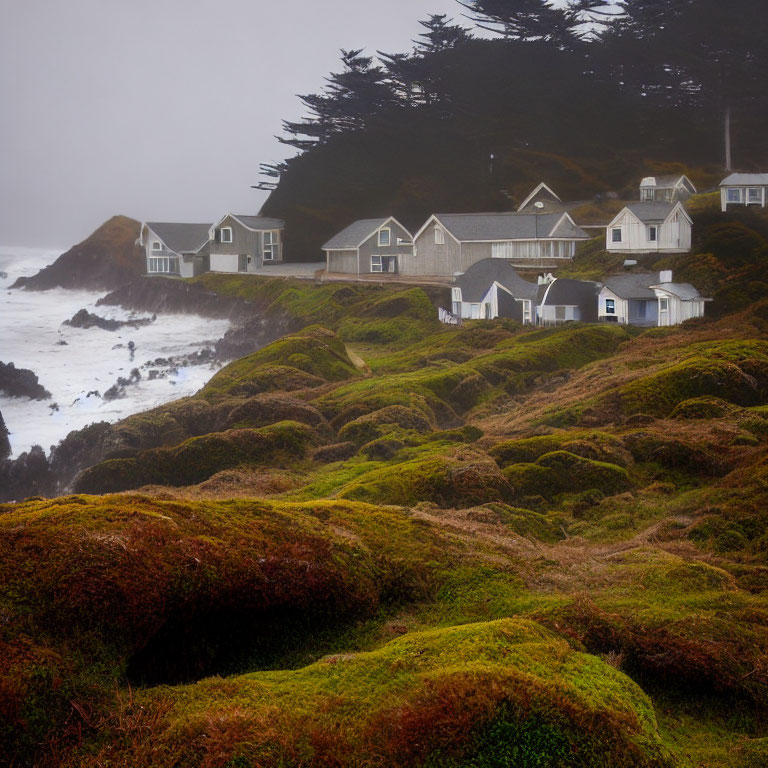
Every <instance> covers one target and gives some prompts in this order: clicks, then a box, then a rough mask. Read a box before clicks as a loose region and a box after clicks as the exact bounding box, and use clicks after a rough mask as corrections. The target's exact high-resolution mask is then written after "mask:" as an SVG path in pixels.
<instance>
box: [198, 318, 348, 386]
mask: <svg viewBox="0 0 768 768" xmlns="http://www.w3.org/2000/svg"><path fill="white" fill-rule="evenodd" d="M273 366H281V367H282V366H285V367H288V368H291V369H294V370H298V371H301V372H302V374H304V376H305V377H306V376H310V377H312V379H311V380H313V381H317V380H318V379H319V380H320V381H321V382H327V381H343V380H344V379H349V378H351V377H353V376H357V375H358V371H357V369H356V368H355V366H354V365H353V364H352V362H351V361H350V359H349V357H347V353H346V350H345V349H344V344H343V343H342V342H341V341H340V340H339V339H338V338H336V335H335V334H334V333H333V332H332V331H329V330H327V329H325V328H319V327H316V326H311V327H309V328H305V329H304V330H303V331H301V332H299V333H296V334H293V335H291V336H284V337H283V338H282V339H279V340H278V341H275V342H273V343H272V344H268V345H267V346H266V347H264V348H262V349H260V350H259V351H258V352H254V353H253V354H252V355H247V356H246V357H243V358H240V359H239V360H236V361H235V362H233V363H230V364H229V365H227V366H226V367H224V368H222V370H220V371H219V372H218V373H217V374H216V375H215V376H214V377H213V378H212V379H211V380H210V381H209V382H208V383H207V384H206V385H205V387H203V389H202V390H201V392H200V394H201V395H202V396H203V397H204V398H206V399H209V400H210V399H216V398H221V397H224V396H231V395H250V394H258V393H259V392H263V391H265V390H264V388H263V386H264V383H265V382H264V377H265V376H266V377H267V380H271V381H274V374H275V372H274V370H271V369H272V367H273ZM299 378H301V377H299ZM275 383H277V382H275ZM290 388H293V389H295V388H297V387H294V386H292V387H290Z"/></svg>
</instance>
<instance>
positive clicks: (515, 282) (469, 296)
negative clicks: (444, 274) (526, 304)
mask: <svg viewBox="0 0 768 768" xmlns="http://www.w3.org/2000/svg"><path fill="white" fill-rule="evenodd" d="M494 283H499V285H501V286H503V287H504V288H506V289H507V290H508V291H509V292H510V293H511V294H512V295H513V296H514V297H515V298H516V299H531V300H533V299H535V298H536V292H537V291H538V288H539V286H538V285H536V283H529V282H528V281H527V280H523V278H522V277H520V275H518V274H517V271H516V270H515V269H514V268H513V267H512V266H511V265H510V263H509V262H508V261H505V260H504V259H482V260H481V261H478V262H475V263H474V264H473V265H472V266H471V267H470V268H469V269H468V270H467V271H466V272H465V273H464V274H463V275H459V276H458V277H457V278H456V287H457V288H461V300H462V301H470V302H472V301H480V300H482V298H483V297H484V296H485V295H486V293H488V291H489V290H490V288H491V286H492V285H493V284H494Z"/></svg>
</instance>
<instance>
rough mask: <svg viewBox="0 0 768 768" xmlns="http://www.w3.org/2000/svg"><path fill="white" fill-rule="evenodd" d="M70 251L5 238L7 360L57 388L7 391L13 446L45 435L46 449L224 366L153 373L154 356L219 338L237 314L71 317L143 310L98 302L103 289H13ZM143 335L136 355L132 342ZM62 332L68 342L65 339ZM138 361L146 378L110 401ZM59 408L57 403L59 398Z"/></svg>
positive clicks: (0, 334) (2, 313) (21, 447)
mask: <svg viewBox="0 0 768 768" xmlns="http://www.w3.org/2000/svg"><path fill="white" fill-rule="evenodd" d="M60 252H61V251H51V250H41V249H32V248H2V247H0V273H5V274H6V277H3V276H2V274H0V360H2V361H3V362H6V363H8V362H12V363H13V364H14V365H15V366H16V367H17V368H28V369H30V370H31V371H33V372H34V373H35V374H37V376H38V379H39V381H40V383H41V384H42V385H43V386H44V387H45V388H46V389H47V390H48V391H49V392H50V393H51V395H52V397H51V399H50V400H40V401H34V400H28V399H26V398H11V397H5V396H0V412H1V413H2V414H3V418H4V419H5V423H6V426H7V427H8V429H9V430H10V432H11V435H10V440H11V447H12V449H13V455H14V456H17V455H18V454H19V453H21V452H23V451H26V450H29V448H30V447H31V446H32V445H35V444H38V445H41V446H42V447H43V448H44V449H45V450H46V451H47V450H48V449H49V448H50V447H51V446H52V445H55V444H56V443H58V442H59V440H61V439H62V438H64V437H66V435H67V434H68V433H69V432H70V431H71V430H73V429H80V428H82V427H84V426H86V425H88V424H91V423H92V422H95V421H109V422H114V421H118V420H119V419H121V418H124V417H125V416H128V415H130V414H132V413H138V412H140V411H144V410H147V409H149V408H153V407H155V406H157V405H161V404H163V403H166V402H168V401H170V400H175V399H176V398H179V397H184V396H186V395H191V394H194V393H195V392H196V391H197V390H198V389H200V387H202V386H203V385H204V384H205V383H206V382H207V381H208V379H210V377H211V376H212V375H213V374H214V373H215V371H216V370H217V367H216V366H213V365H210V364H206V365H194V366H188V367H183V368H179V369H178V370H177V371H176V372H173V373H171V374H170V375H168V376H167V377H166V378H158V379H156V380H154V381H150V380H149V379H148V375H149V371H150V370H152V369H155V370H162V368H163V367H162V366H152V365H150V366H147V365H146V363H147V362H148V361H154V360H156V359H158V358H170V357H181V356H183V355H189V354H192V353H195V352H197V351H199V350H202V349H205V348H206V347H211V346H212V345H213V344H214V342H215V341H216V340H217V339H219V338H221V336H223V335H224V333H225V332H226V330H227V328H228V327H229V323H228V321H226V320H212V319H210V318H204V317H198V316H195V315H186V314H185V315H174V314H159V315H158V316H157V319H156V320H155V322H154V323H152V324H151V325H148V326H144V327H141V328H128V327H125V328H121V329H119V330H117V331H105V330H102V329H100V328H72V327H70V326H66V325H62V323H63V322H64V321H65V320H68V319H70V318H71V317H72V316H73V315H74V314H75V313H76V312H77V311H78V310H79V309H83V308H85V309H87V310H88V311H89V312H94V313H96V314H98V315H100V316H101V317H106V318H110V319H115V320H127V319H130V318H132V317H133V318H136V317H145V316H146V315H134V314H132V313H130V312H128V311H126V310H124V309H121V308H119V307H96V302H97V300H98V299H99V298H100V297H101V296H102V295H103V294H102V293H94V292H91V291H69V290H64V289H61V288H55V289H52V290H50V291H24V290H18V289H17V290H12V291H11V290H9V289H8V288H9V286H10V285H11V284H12V283H13V282H14V281H15V280H16V279H17V278H18V277H21V276H29V275H33V274H35V273H36V272H37V271H38V270H39V269H41V268H42V267H44V266H46V265H47V264H50V263H51V262H52V261H54V260H55V258H56V257H57V255H58V254H59V253H60ZM129 341H132V342H133V343H134V344H135V352H134V354H133V358H132V357H131V352H130V350H129V349H128V342H129ZM61 342H66V344H62V343H61ZM133 368H138V369H139V370H140V372H141V374H142V380H141V381H140V382H139V383H138V384H133V385H130V386H128V387H126V390H125V393H126V397H124V398H122V399H118V400H112V401H105V400H103V399H102V398H101V397H98V396H95V395H91V396H90V397H89V396H88V393H89V392H93V391H98V392H99V393H100V394H102V395H103V394H104V392H105V391H106V390H107V389H109V388H110V387H111V386H112V385H113V384H115V382H116V381H117V379H118V377H123V378H128V377H129V376H130V371H131V370H132V369H133ZM54 403H55V404H57V405H58V410H53V409H51V407H50V406H51V405H52V404H54Z"/></svg>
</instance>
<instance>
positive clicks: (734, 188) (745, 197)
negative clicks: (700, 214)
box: [720, 173, 768, 212]
mask: <svg viewBox="0 0 768 768" xmlns="http://www.w3.org/2000/svg"><path fill="white" fill-rule="evenodd" d="M766 203H768V173H732V174H731V175H730V176H728V177H727V178H725V179H723V180H722V181H721V182H720V205H721V207H722V210H723V212H725V211H726V210H727V209H728V206H729V205H759V206H760V207H761V208H765V206H766Z"/></svg>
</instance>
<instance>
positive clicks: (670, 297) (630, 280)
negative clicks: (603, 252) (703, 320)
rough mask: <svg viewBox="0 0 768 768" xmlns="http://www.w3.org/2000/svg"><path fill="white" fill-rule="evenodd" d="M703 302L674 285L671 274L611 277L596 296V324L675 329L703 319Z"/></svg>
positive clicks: (690, 291)
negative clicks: (699, 318) (682, 324)
mask: <svg viewBox="0 0 768 768" xmlns="http://www.w3.org/2000/svg"><path fill="white" fill-rule="evenodd" d="M706 301H710V299H705V298H704V297H703V296H702V295H701V294H700V293H699V292H698V291H697V290H696V288H694V287H693V286H692V285H690V284H689V283H674V282H673V281H672V272H671V270H663V271H661V272H653V273H644V274H624V275H612V276H611V277H607V278H606V279H605V281H604V282H603V286H602V288H601V289H600V293H599V295H598V310H597V315H598V320H599V321H601V322H609V323H620V324H622V325H640V326H660V325H679V324H680V323H682V322H683V321H684V320H690V319H691V318H693V317H703V316H704V302H706Z"/></svg>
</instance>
